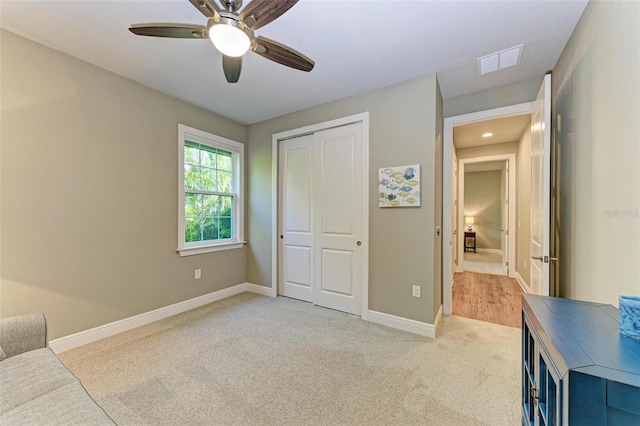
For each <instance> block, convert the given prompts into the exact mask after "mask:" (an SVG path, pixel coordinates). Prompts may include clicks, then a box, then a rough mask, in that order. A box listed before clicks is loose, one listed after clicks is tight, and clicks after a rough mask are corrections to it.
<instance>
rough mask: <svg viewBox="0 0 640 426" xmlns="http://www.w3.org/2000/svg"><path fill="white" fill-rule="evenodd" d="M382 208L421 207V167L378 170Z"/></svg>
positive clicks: (380, 204)
mask: <svg viewBox="0 0 640 426" xmlns="http://www.w3.org/2000/svg"><path fill="white" fill-rule="evenodd" d="M378 188H379V190H378V193H379V195H378V198H379V206H380V207H419V206H420V165H419V164H415V165H412V166H399V167H384V168H382V169H378Z"/></svg>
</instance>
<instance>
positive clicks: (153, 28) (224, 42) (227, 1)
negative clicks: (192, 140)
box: [129, 0, 315, 83]
mask: <svg viewBox="0 0 640 426" xmlns="http://www.w3.org/2000/svg"><path fill="white" fill-rule="evenodd" d="M219 1H220V4H221V5H222V8H221V7H220V6H218V5H217V4H216V3H214V1H213V0H189V2H190V3H191V4H193V5H194V6H195V7H196V8H197V9H198V10H199V11H200V12H201V13H202V14H203V15H204V16H206V17H207V18H209V19H208V21H207V25H206V26H204V25H191V24H164V23H162V24H155V23H154V24H135V25H131V28H129V31H131V32H132V33H134V34H136V35H141V36H151V37H169V38H185V39H210V40H211V42H212V43H213V45H214V46H215V47H216V49H218V50H219V51H220V53H222V69H223V70H224V75H225V77H226V78H227V81H228V82H229V83H236V82H237V81H238V79H239V78H240V71H241V70H242V56H243V55H244V54H245V53H247V52H248V51H249V49H251V50H252V51H254V52H255V53H257V54H258V55H260V56H262V57H264V58H267V59H269V60H272V61H274V62H277V63H279V64H282V65H286V66H288V67H291V68H295V69H298V70H301V71H307V72H308V71H311V70H312V69H313V66H314V65H315V62H313V61H312V60H311V59H309V58H307V57H306V56H304V55H303V54H301V53H300V52H297V51H295V50H293V49H292V48H290V47H288V46H285V45H283V44H280V43H278V42H276V41H273V40H270V39H268V38H266V37H262V36H256V35H254V34H253V31H254V30H257V29H258V28H261V27H263V26H265V25H267V24H268V23H270V22H272V21H274V20H275V19H277V18H278V17H280V16H281V15H282V14H283V13H285V12H286V11H287V10H289V9H291V8H292V7H293V6H294V5H295V4H296V3H297V2H298V0H253V1H251V3H249V4H248V5H247V6H246V7H245V8H244V9H242V11H240V8H241V7H242V0H219ZM223 9H224V10H223Z"/></svg>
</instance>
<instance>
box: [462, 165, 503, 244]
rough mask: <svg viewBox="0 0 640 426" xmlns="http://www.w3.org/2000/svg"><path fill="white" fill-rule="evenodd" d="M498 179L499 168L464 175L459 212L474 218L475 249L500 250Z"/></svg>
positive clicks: (500, 177)
mask: <svg viewBox="0 0 640 426" xmlns="http://www.w3.org/2000/svg"><path fill="white" fill-rule="evenodd" d="M501 180H502V173H501V172H500V170H491V171H484V172H470V173H465V174H464V207H463V208H464V210H463V211H464V216H473V217H474V223H473V230H474V231H475V232H476V246H477V248H485V249H496V250H500V249H501V241H500V228H501V219H502V205H501V204H502V203H501V191H500V188H501ZM465 230H466V226H465Z"/></svg>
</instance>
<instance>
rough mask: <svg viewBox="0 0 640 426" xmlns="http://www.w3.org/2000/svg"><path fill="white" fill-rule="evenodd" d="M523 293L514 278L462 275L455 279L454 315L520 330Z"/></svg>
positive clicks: (463, 273) (464, 273) (459, 274)
mask: <svg viewBox="0 0 640 426" xmlns="http://www.w3.org/2000/svg"><path fill="white" fill-rule="evenodd" d="M522 293H523V291H522V287H520V284H519V283H518V281H516V280H515V279H513V278H509V277H506V276H499V275H489V274H478V273H474V272H459V273H456V274H455V275H454V278H453V315H458V316H461V317H466V318H472V319H477V320H480V321H486V322H491V323H494V324H501V325H506V326H509V327H516V328H520V327H521V310H522Z"/></svg>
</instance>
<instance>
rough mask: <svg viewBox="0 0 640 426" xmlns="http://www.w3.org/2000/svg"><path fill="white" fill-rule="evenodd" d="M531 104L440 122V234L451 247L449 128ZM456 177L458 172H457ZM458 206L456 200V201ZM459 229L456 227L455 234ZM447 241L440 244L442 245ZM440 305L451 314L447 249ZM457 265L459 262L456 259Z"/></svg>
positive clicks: (528, 108)
mask: <svg viewBox="0 0 640 426" xmlns="http://www.w3.org/2000/svg"><path fill="white" fill-rule="evenodd" d="M533 107H534V102H526V103H522V104H516V105H510V106H506V107H502V108H495V109H488V110H485V111H478V112H472V113H470V114H463V115H456V116H453V117H446V118H445V119H444V141H443V142H444V144H443V147H442V210H443V211H442V235H444V236H445V238H447V239H448V241H449V245H450V244H451V237H452V234H451V230H452V229H453V228H452V223H451V203H452V200H453V198H452V195H453V191H454V190H455V188H453V182H452V180H453V179H452V175H451V174H452V172H453V171H452V167H451V161H452V152H453V128H454V127H456V126H460V125H462V124H468V123H474V122H476V121H483V120H488V119H492V118H498V117H508V116H511V115H520V114H531V113H532V112H533ZM458 176H460V171H458ZM458 204H460V201H459V200H458ZM461 230H462V228H458V233H460V231H461ZM446 242H447V240H445V241H444V242H443V244H446ZM442 253H443V254H442V299H443V300H442V304H443V314H444V315H451V311H452V302H451V286H452V285H453V269H452V260H451V250H442ZM458 260H459V262H461V261H462V260H461V259H460V258H458Z"/></svg>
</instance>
